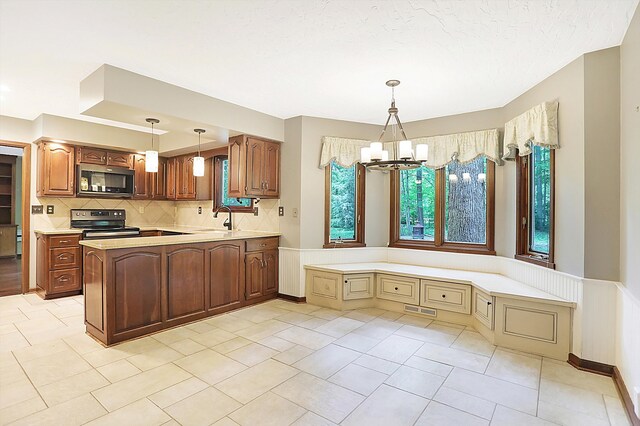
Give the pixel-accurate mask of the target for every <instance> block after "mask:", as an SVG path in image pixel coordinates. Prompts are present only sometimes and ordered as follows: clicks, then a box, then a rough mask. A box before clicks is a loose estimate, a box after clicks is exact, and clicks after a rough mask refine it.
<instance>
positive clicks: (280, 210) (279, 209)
mask: <svg viewBox="0 0 640 426" xmlns="http://www.w3.org/2000/svg"><path fill="white" fill-rule="evenodd" d="M278 216H284V207H282V206H280V207H278Z"/></svg>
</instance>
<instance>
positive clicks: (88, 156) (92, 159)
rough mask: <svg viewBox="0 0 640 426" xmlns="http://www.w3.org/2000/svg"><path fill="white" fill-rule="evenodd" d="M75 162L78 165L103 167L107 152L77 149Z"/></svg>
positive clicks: (83, 148) (105, 162) (84, 148)
mask: <svg viewBox="0 0 640 426" xmlns="http://www.w3.org/2000/svg"><path fill="white" fill-rule="evenodd" d="M77 160H78V163H86V164H99V165H105V164H107V151H103V150H101V149H93V148H86V147H78V148H77Z"/></svg>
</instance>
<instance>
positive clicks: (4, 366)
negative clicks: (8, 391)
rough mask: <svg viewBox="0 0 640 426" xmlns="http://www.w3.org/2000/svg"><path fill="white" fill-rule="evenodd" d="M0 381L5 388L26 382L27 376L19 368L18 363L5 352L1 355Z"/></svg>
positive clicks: (11, 355)
mask: <svg viewBox="0 0 640 426" xmlns="http://www.w3.org/2000/svg"><path fill="white" fill-rule="evenodd" d="M0 378H1V379H0V380H1V383H2V385H3V386H7V385H9V384H11V383H14V382H18V381H23V380H28V377H27V375H26V374H25V373H24V371H23V370H22V367H20V363H18V361H16V359H15V358H14V357H13V354H12V353H11V352H5V353H4V354H2V361H1V362H0Z"/></svg>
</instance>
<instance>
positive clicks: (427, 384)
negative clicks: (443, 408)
mask: <svg viewBox="0 0 640 426" xmlns="http://www.w3.org/2000/svg"><path fill="white" fill-rule="evenodd" d="M444 380H445V378H444V377H442V376H438V375H436V374H431V373H427V372H426V371H422V370H418V369H415V368H411V367H407V366H405V365H403V366H402V367H400V368H398V369H397V370H396V372H395V373H393V374H392V375H391V376H390V377H389V378H388V379H387V380H386V381H385V384H387V385H389V386H393V387H395V388H398V389H402V390H404V391H407V392H411V393H413V394H416V395H418V396H421V397H423V398H427V399H431V398H433V395H435V394H436V392H437V391H438V389H439V388H440V386H442V383H444Z"/></svg>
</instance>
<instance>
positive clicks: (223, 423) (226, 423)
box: [163, 417, 240, 426]
mask: <svg viewBox="0 0 640 426" xmlns="http://www.w3.org/2000/svg"><path fill="white" fill-rule="evenodd" d="M163 426H164V425H163ZM176 426H180V424H179V423H178V422H176ZM212 426H240V425H238V423H236V422H234V421H233V420H231V419H230V418H229V417H223V418H221V419H220V420H218V421H217V422H215V423H214V424H213V425H212Z"/></svg>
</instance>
